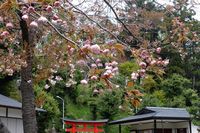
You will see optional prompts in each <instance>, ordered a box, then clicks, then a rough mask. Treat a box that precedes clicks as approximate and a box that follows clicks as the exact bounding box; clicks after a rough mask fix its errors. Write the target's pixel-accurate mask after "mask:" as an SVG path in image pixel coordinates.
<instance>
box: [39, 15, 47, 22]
mask: <svg viewBox="0 0 200 133" xmlns="http://www.w3.org/2000/svg"><path fill="white" fill-rule="evenodd" d="M47 21H48V20H47V18H46V17H44V16H41V17H40V18H38V22H39V23H45V22H47Z"/></svg>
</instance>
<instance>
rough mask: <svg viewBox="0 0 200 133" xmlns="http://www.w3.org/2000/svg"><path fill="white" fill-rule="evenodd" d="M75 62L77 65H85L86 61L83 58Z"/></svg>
mask: <svg viewBox="0 0 200 133" xmlns="http://www.w3.org/2000/svg"><path fill="white" fill-rule="evenodd" d="M76 64H77V65H79V66H85V65H86V62H85V61H84V60H78V61H77V62H76Z"/></svg>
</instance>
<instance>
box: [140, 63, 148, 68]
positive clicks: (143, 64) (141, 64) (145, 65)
mask: <svg viewBox="0 0 200 133" xmlns="http://www.w3.org/2000/svg"><path fill="white" fill-rule="evenodd" d="M139 66H140V67H141V68H146V67H147V64H146V63H145V62H140V64H139Z"/></svg>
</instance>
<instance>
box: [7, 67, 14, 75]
mask: <svg viewBox="0 0 200 133" xmlns="http://www.w3.org/2000/svg"><path fill="white" fill-rule="evenodd" d="M5 72H6V73H7V74H8V76H12V75H13V73H14V71H13V69H10V68H8V69H6V70H5Z"/></svg>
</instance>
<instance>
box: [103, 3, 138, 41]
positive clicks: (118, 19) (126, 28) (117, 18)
mask: <svg viewBox="0 0 200 133" xmlns="http://www.w3.org/2000/svg"><path fill="white" fill-rule="evenodd" d="M103 1H104V2H105V3H106V4H107V5H108V7H109V8H110V9H111V10H112V12H113V13H114V15H115V17H116V18H115V19H116V20H117V21H119V22H120V23H121V24H122V25H123V27H124V28H125V30H126V31H127V32H128V33H129V34H130V35H131V36H132V37H134V38H135V39H136V40H137V41H138V42H140V43H142V40H141V39H139V38H137V37H136V36H135V35H133V33H132V32H131V31H130V30H129V29H128V27H127V26H126V25H125V23H124V22H123V21H122V20H121V19H120V18H119V17H118V15H117V13H116V11H115V10H114V8H113V7H112V6H111V5H110V3H109V2H108V1H107V0H103Z"/></svg>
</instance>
